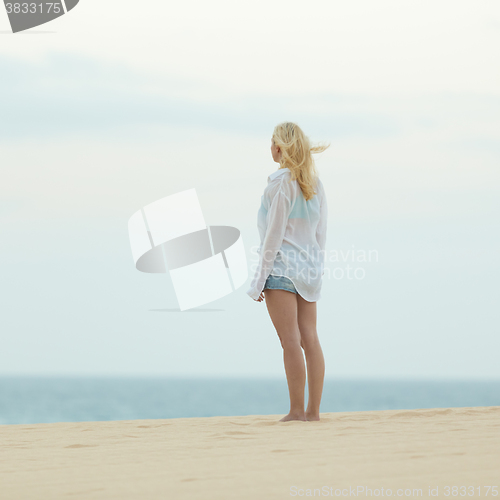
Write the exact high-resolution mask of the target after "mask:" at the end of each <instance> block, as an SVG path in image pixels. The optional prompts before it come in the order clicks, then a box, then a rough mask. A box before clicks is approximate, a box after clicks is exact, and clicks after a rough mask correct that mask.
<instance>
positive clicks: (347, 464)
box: [0, 406, 500, 500]
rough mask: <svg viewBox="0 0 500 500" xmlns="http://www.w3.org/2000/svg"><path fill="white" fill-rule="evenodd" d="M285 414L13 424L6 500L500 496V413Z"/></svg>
mask: <svg viewBox="0 0 500 500" xmlns="http://www.w3.org/2000/svg"><path fill="white" fill-rule="evenodd" d="M281 416H282V415H265V416H257V415H253V416H245V417H210V418H181V419H165V420H128V421H111V422H78V423H55V424H36V425H3V426H0V440H1V444H2V446H1V452H0V453H1V459H0V488H1V491H0V497H1V499H2V500H7V499H8V500H23V499H47V500H49V499H50V500H55V499H59V498H61V499H62V498H84V499H117V500H118V499H120V500H126V499H162V500H166V499H193V500H194V499H205V500H206V499H252V500H254V499H282V498H283V499H285V498H295V497H316V498H320V497H321V498H333V497H357V498H372V497H374V496H384V497H386V496H393V497H404V498H408V497H411V498H414V497H425V498H429V497H435V498H436V497H437V498H452V497H456V496H468V497H471V496H472V497H475V498H479V497H487V498H495V496H497V497H498V496H500V494H499V493H498V489H499V486H500V472H499V471H500V407H498V406H495V407H477V408H443V409H422V410H397V411H368V412H349V413H324V414H321V419H322V420H321V421H320V422H286V423H282V422H278V419H279V418H280V417H281ZM495 486H496V488H489V489H488V487H495ZM453 487H458V488H455V489H453ZM464 487H465V488H466V489H464ZM448 488H449V489H448ZM495 491H496V492H497V493H496V495H495ZM464 492H465V494H464Z"/></svg>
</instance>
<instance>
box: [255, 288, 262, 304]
mask: <svg viewBox="0 0 500 500" xmlns="http://www.w3.org/2000/svg"><path fill="white" fill-rule="evenodd" d="M254 300H255V302H262V301H263V300H264V290H262V292H260V295H259V298H258V299H254Z"/></svg>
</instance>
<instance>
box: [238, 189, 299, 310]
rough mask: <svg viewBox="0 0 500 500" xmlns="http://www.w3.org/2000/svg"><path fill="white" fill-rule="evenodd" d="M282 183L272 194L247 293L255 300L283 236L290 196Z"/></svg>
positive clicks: (288, 213) (269, 270)
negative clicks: (254, 268)
mask: <svg viewBox="0 0 500 500" xmlns="http://www.w3.org/2000/svg"><path fill="white" fill-rule="evenodd" d="M281 186H282V185H280V188H279V189H278V192H277V193H276V194H275V195H274V197H273V199H272V202H271V206H270V207H269V210H268V212H267V228H266V234H265V236H264V240H263V242H262V245H261V247H260V252H259V264H258V266H257V269H256V271H255V275H254V278H253V280H252V282H251V283H250V288H249V289H248V290H247V294H248V295H249V296H250V297H252V299H254V300H257V299H258V298H259V296H260V294H261V292H262V290H263V289H264V285H265V283H266V280H267V278H268V276H269V275H270V274H271V271H272V269H273V266H274V259H275V258H276V255H277V254H278V250H279V249H280V247H281V244H282V242H283V238H284V236H285V230H286V225H287V222H288V216H289V215H290V211H291V202H290V198H289V197H288V196H287V195H286V194H285V193H284V192H283V190H282V188H281Z"/></svg>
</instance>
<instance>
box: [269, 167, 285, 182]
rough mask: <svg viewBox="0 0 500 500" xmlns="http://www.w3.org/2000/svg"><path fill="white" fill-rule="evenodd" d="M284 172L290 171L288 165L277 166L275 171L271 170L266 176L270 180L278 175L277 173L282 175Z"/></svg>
mask: <svg viewBox="0 0 500 500" xmlns="http://www.w3.org/2000/svg"><path fill="white" fill-rule="evenodd" d="M285 172H290V169H289V168H288V167H285V168H278V170H276V172H273V173H272V174H271V175H270V176H269V177H268V178H267V180H268V181H272V180H273V179H275V178H276V177H278V175H283V174H284V173H285Z"/></svg>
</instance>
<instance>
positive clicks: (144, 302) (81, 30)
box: [0, 0, 500, 378]
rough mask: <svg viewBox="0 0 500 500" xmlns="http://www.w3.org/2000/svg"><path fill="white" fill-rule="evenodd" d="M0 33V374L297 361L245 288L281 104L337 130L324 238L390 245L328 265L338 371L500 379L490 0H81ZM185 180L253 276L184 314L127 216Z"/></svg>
mask: <svg viewBox="0 0 500 500" xmlns="http://www.w3.org/2000/svg"><path fill="white" fill-rule="evenodd" d="M0 42H1V43H0V117H1V120H0V158H1V161H0V172H1V174H2V175H1V177H2V180H3V182H1V183H0V230H1V235H2V237H1V239H0V252H1V253H0V255H1V256H2V259H1V264H0V270H1V276H2V279H1V285H0V299H1V303H2V305H3V307H2V314H1V315H0V331H1V332H2V348H1V349H0V374H95V375H97V374H128V375H134V374H141V375H142V374H151V375H188V376H199V375H207V376H209V375H228V376H230V375H245V376H246V375H247V376H268V375H273V376H284V371H283V364H282V353H281V345H280V343H279V340H278V338H277V336H276V333H275V331H274V328H273V326H272V323H271V321H270V318H269V315H268V313H267V309H266V306H265V304H264V303H257V302H254V301H253V300H252V299H251V298H250V297H248V296H247V295H246V293H245V291H246V289H247V288H248V285H249V282H250V280H251V271H250V266H251V263H252V262H251V253H250V249H251V247H252V246H254V245H257V244H258V243H259V241H258V231H257V226H256V223H257V210H258V208H259V204H260V196H261V194H262V191H263V189H264V188H265V186H266V178H267V176H268V175H269V174H270V173H271V172H273V171H274V170H276V168H277V166H278V165H277V164H275V163H273V162H272V159H271V155H270V151H269V146H270V138H271V134H272V130H273V128H274V126H275V125H276V124H277V123H279V122H281V121H284V120H292V121H295V122H297V123H299V125H300V126H301V127H302V128H303V129H304V131H305V132H306V134H308V135H309V137H310V138H311V140H312V141H313V142H314V141H328V142H331V148H330V149H329V150H327V151H326V152H325V153H323V154H322V155H320V156H319V157H317V167H318V171H319V172H320V175H321V176H322V178H323V183H324V185H325V190H326V192H327V197H328V202H329V209H330V211H329V227H328V238H327V250H329V251H330V252H332V255H333V252H334V251H340V250H342V251H344V253H345V252H347V251H348V250H350V249H356V250H361V251H362V250H365V251H368V250H370V249H375V250H377V253H378V256H379V259H378V262H369V263H365V264H364V270H365V278H364V279H363V280H348V279H333V278H332V279H326V280H324V283H323V289H322V299H321V300H320V301H319V302H318V333H319V336H320V339H321V341H322V344H323V349H324V352H325V358H326V364H327V376H331V377H334V376H336V377H341V376H345V377H365V376H373V377H453V378H457V377H458V378H465V377H495V378H499V377H500V368H499V366H500V365H499V363H498V359H497V355H498V352H499V349H500V338H499V335H498V332H499V326H500V313H499V310H498V302H499V299H500V292H499V278H500V265H499V264H498V255H499V252H500V236H499V227H500V206H499V201H498V200H499V195H500V169H499V165H500V60H499V56H498V47H499V46H500V6H499V4H498V2H496V1H482V0H480V1H478V2H474V3H472V2H463V1H441V0H438V1H432V2H431V1H427V0H426V1H418V2H417V1H407V2H401V1H385V0H378V1H377V2H373V1H357V2H339V1H331V0H330V1H313V2H309V3H308V4H307V6H306V4H304V2H295V1H292V2H291V1H287V2H285V1H272V0H271V1H266V2H263V1H257V2H256V1H252V2H238V3H235V2H229V1H228V2H211V3H207V2H201V1H191V2H182V3H179V4H178V5H175V6H173V4H166V3H164V2H160V1H155V2H143V3H142V4H139V3H137V2H130V1H123V0H122V1H120V2H118V1H116V0H110V1H108V2H105V3H99V4H97V3H96V2H91V1H90V0H81V1H80V3H79V4H78V5H77V6H76V7H75V8H74V9H73V10H72V11H71V12H69V13H68V14H67V15H65V16H62V17H61V18H59V19H56V20H55V21H53V22H51V23H48V24H45V25H42V26H39V27H36V28H33V29H32V30H29V31H26V32H22V33H17V34H12V33H11V32H10V25H9V22H8V18H7V15H6V13H5V11H4V10H2V11H1V12H0ZM242 180H243V181H244V182H242ZM193 187H195V188H196V190H197V194H198V197H199V199H200V203H201V205H202V207H203V211H204V215H205V219H206V221H207V223H208V224H214V225H229V226H234V227H237V228H239V229H240V230H241V232H242V237H243V241H244V243H245V247H246V249H247V251H248V253H247V256H248V260H249V277H248V282H247V284H246V285H244V286H242V287H241V288H239V289H238V290H237V291H236V292H235V293H233V294H232V295H230V296H227V297H224V298H221V299H219V300H217V301H215V302H212V303H210V304H207V305H205V306H204V307H203V308H201V309H203V311H199V312H194V311H192V312H184V313H180V312H172V311H170V310H172V309H175V308H178V304H177V301H176V297H175V293H174V290H173V287H172V284H171V282H170V279H169V277H168V275H160V274H158V275H151V274H143V273H140V272H139V271H137V270H136V269H135V268H134V265H133V260H132V255H131V251H130V245H129V241H128V234H127V223H128V219H129V217H130V216H131V215H132V214H133V213H134V212H136V211H137V210H138V209H140V208H141V207H143V206H144V205H146V204H148V203H151V202H153V201H155V200H158V199H160V198H162V197H164V196H168V195H169V194H173V193H176V192H179V191H182V190H185V189H190V188H193ZM347 264H348V262H340V263H339V262H333V261H332V262H330V263H327V267H329V268H330V269H331V272H332V273H333V271H334V270H335V269H336V268H339V267H340V268H341V269H344V270H345V268H346V266H347ZM351 264H352V263H351Z"/></svg>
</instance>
